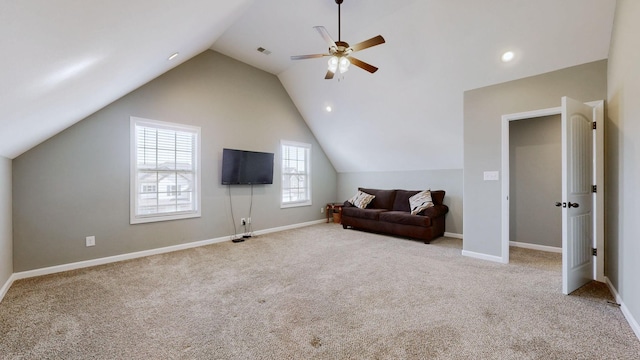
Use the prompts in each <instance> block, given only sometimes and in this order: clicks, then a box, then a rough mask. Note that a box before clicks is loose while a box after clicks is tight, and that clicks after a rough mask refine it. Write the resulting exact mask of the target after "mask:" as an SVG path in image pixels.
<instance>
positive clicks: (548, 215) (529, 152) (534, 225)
mask: <svg viewBox="0 0 640 360" xmlns="http://www.w3.org/2000/svg"><path fill="white" fill-rule="evenodd" d="M560 121H561V118H560V115H559V114H558V115H548V116H541V117H537V118H527V119H522V120H519V121H510V122H509V153H510V156H509V161H510V164H509V168H510V174H509V182H510V193H509V197H510V216H509V221H510V224H511V226H510V234H509V243H510V246H511V247H513V246H517V247H522V248H528V249H534V250H541V251H548V252H555V253H562V213H561V211H560V209H556V208H555V207H551V206H552V205H553V204H554V203H555V202H556V201H558V200H559V199H561V198H562V186H561V184H562V137H561V126H560V125H561V124H560Z"/></svg>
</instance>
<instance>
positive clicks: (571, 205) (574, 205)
mask: <svg viewBox="0 0 640 360" xmlns="http://www.w3.org/2000/svg"><path fill="white" fill-rule="evenodd" d="M568 205H569V208H572V207H574V208H577V207H580V204H578V203H572V202H569V204H568Z"/></svg>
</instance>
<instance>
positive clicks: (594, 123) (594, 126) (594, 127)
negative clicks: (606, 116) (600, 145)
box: [592, 121, 597, 130]
mask: <svg viewBox="0 0 640 360" xmlns="http://www.w3.org/2000/svg"><path fill="white" fill-rule="evenodd" d="M592 128H593V130H595V129H596V128H597V125H596V122H595V121H594V122H593V125H592Z"/></svg>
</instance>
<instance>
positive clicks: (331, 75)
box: [324, 70, 336, 80]
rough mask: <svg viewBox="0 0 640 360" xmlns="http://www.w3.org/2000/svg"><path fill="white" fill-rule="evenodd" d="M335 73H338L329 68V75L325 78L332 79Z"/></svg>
mask: <svg viewBox="0 0 640 360" xmlns="http://www.w3.org/2000/svg"><path fill="white" fill-rule="evenodd" d="M335 74H336V73H334V72H333V71H331V70H327V75H326V76H325V77H324V78H325V80H331V79H333V75H335Z"/></svg>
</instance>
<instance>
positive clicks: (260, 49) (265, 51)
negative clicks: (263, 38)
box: [256, 46, 271, 55]
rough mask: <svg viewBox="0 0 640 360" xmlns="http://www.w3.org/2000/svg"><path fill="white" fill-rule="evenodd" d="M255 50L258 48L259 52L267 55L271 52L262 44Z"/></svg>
mask: <svg viewBox="0 0 640 360" xmlns="http://www.w3.org/2000/svg"><path fill="white" fill-rule="evenodd" d="M256 50H258V51H259V52H261V53H263V54H265V55H269V54H271V51H269V50H267V49H265V48H263V47H262V46H260V47H259V48H257V49H256Z"/></svg>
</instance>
